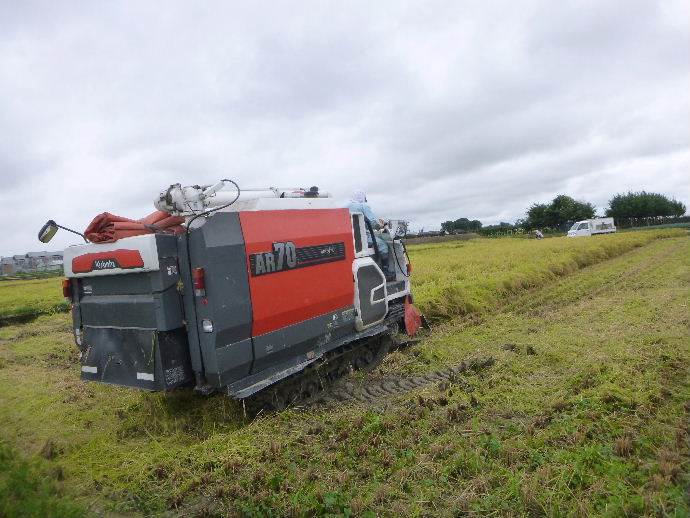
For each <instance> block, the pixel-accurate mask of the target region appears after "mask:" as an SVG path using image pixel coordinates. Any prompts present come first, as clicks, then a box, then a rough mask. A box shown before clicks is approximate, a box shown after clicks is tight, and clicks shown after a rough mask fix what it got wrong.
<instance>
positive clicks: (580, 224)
mask: <svg viewBox="0 0 690 518" xmlns="http://www.w3.org/2000/svg"><path fill="white" fill-rule="evenodd" d="M615 231H616V225H615V224H614V221H613V218H593V219H586V220H583V221H577V222H576V223H575V224H574V225H573V226H572V228H571V229H570V230H568V237H588V236H593V235H595V234H611V233H613V232H615Z"/></svg>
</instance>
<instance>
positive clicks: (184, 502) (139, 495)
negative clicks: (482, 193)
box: [0, 236, 690, 516]
mask: <svg viewBox="0 0 690 518" xmlns="http://www.w3.org/2000/svg"><path fill="white" fill-rule="evenodd" d="M614 237H615V240H614V241H613V243H614V244H611V245H608V244H605V243H604V241H603V240H602V241H600V242H596V243H594V240H591V241H592V244H587V243H582V244H579V243H577V242H576V243H573V244H571V243H572V241H571V242H562V243H561V244H562V245H563V246H564V247H565V248H564V254H565V255H566V256H567V257H563V256H560V257H559V255H558V253H557V251H556V250H555V249H552V248H551V247H552V246H555V245H551V244H550V243H551V242H557V239H551V240H548V241H545V243H549V245H548V246H547V247H544V248H535V247H541V246H542V243H541V242H535V241H517V240H502V241H490V242H488V243H486V244H485V243H482V242H477V241H473V242H470V243H467V244H463V245H461V246H460V247H458V246H457V245H456V244H453V245H445V246H443V245H442V246H440V247H439V250H437V251H436V253H434V254H431V255H429V254H430V252H429V250H430V249H433V248H437V247H436V245H434V246H432V247H419V248H418V249H412V250H411V255H412V259H413V261H414V263H415V282H417V281H419V284H421V285H420V286H419V288H420V289H421V290H422V291H421V292H418V293H417V298H418V301H419V302H420V304H421V305H422V307H425V308H427V311H429V310H433V311H435V313H434V316H435V317H436V318H437V319H440V318H441V317H442V316H445V317H446V318H448V317H451V316H462V315H466V314H475V315H478V316H481V319H478V320H481V321H480V322H479V323H476V322H475V323H474V324H470V323H468V320H467V319H451V320H449V321H446V322H445V323H444V324H443V325H441V326H438V327H437V330H436V332H435V333H434V334H433V335H432V336H431V337H429V338H428V339H427V340H425V341H424V342H422V343H420V344H418V345H415V346H412V347H409V348H407V349H405V350H402V351H397V352H395V353H393V354H392V355H391V356H389V357H388V358H387V359H386V360H385V362H384V364H383V365H382V366H381V368H380V369H379V370H378V372H376V373H374V377H375V378H376V377H379V378H382V379H384V378H391V377H396V376H400V375H401V374H402V375H410V374H414V373H425V372H430V371H433V370H436V369H441V368H443V367H444V366H448V365H453V364H457V363H458V362H461V361H463V360H465V359H467V358H468V357H476V356H487V355H490V356H492V357H493V358H495V359H496V364H495V365H493V366H492V367H491V368H489V369H485V370H481V371H480V372H477V373H472V374H468V375H466V376H462V377H458V378H455V379H453V380H450V381H442V382H439V383H429V384H427V385H425V386H423V387H421V388H412V389H411V390H410V391H409V392H407V393H403V394H401V395H399V396H398V397H392V398H390V399H389V400H387V401H385V402H384V404H381V403H380V402H379V403H378V404H377V405H376V406H372V405H371V404H369V403H367V402H357V401H353V402H350V403H348V404H343V405H341V406H328V407H319V406H314V407H310V408H309V409H307V410H299V409H295V410H288V411H286V412H283V413H281V414H278V415H270V416H265V417H262V418H260V419H257V420H253V421H250V420H248V419H246V418H244V417H243V415H242V411H241V407H240V406H239V405H237V404H236V403H234V402H232V401H229V400H227V399H226V398H223V397H211V398H201V397H199V396H196V395H193V394H189V393H185V392H177V393H172V394H168V395H163V394H145V393H144V394H143V393H140V392H134V391H131V390H127V389H121V388H116V387H108V386H100V385H87V384H84V383H82V382H81V381H79V379H78V374H79V373H78V361H77V358H76V355H75V353H74V346H73V344H72V338H71V334H70V332H69V323H68V316H67V315H64V314H62V315H53V316H44V317H40V318H39V319H38V320H37V321H35V322H33V323H30V324H24V325H16V326H9V327H5V328H1V329H0V422H2V423H3V426H2V428H1V429H0V439H1V440H2V441H4V442H5V443H6V445H5V446H4V447H3V450H2V451H0V468H5V469H4V471H5V472H6V473H7V474H6V475H4V476H3V475H0V501H4V502H6V503H5V505H6V508H5V509H4V510H5V512H6V514H9V513H8V512H7V510H8V509H9V510H10V511H12V509H13V507H12V505H13V502H14V503H15V504H17V503H18V505H24V504H25V502H26V501H27V498H28V497H30V501H31V502H35V503H36V504H35V505H36V506H40V505H44V504H45V505H49V507H52V508H55V509H61V512H60V514H61V515H62V514H64V515H70V513H74V512H75V511H74V509H75V508H76V507H75V506H79V507H81V508H88V509H90V510H91V511H93V512H100V511H103V510H104V509H108V510H114V511H117V512H137V513H147V514H157V513H162V512H166V513H170V514H177V513H179V514H185V515H189V514H192V515H193V514H199V515H213V514H214V513H219V514H225V513H229V514H248V515H256V516H266V515H271V514H273V515H274V516H282V515H286V514H308V515H313V514H317V515H322V514H331V515H338V514H340V515H348V514H354V515H358V516H364V515H367V514H369V515H372V516H373V515H374V514H376V513H377V514H379V515H382V516H387V515H413V516H414V515H424V514H427V515H428V514H433V515H441V516H444V515H448V516H450V515H454V514H456V513H458V512H460V513H463V512H464V513H470V514H486V513H494V514H499V515H515V514H517V515H542V514H547V515H557V514H574V515H578V514H579V515H583V516H585V515H597V514H598V515H610V516H615V515H624V514H628V515H631V514H649V515H655V514H676V515H679V516H684V515H687V514H688V512H690V510H689V508H688V501H687V495H686V493H685V488H686V487H688V476H687V471H688V470H687V464H688V422H689V415H688V412H690V382H689V380H690V377H689V372H688V365H690V335H689V332H688V326H689V322H688V318H689V317H688V302H689V294H690V291H689V287H690V272H689V268H688V263H687V257H688V255H689V254H690V240H689V239H688V238H687V237H684V238H673V239H662V240H655V238H652V237H650V236H643V238H635V239H634V240H633V241H626V240H623V239H619V236H614ZM620 237H623V236H620ZM624 237H627V236H624ZM563 241H565V240H563ZM574 241H578V240H574ZM579 241H580V242H582V241H588V240H579ZM644 242H646V243H647V246H644V247H641V246H642V244H644ZM490 244H493V246H494V247H495V248H492V247H491V246H489V245H490ZM513 247H514V249H513ZM639 247H641V248H639ZM446 248H447V249H446ZM634 248H637V249H635V250H633V249H634ZM615 250H617V251H618V252H617V253H620V254H622V255H620V256H619V257H616V258H613V259H610V260H607V261H606V260H605V259H606V258H607V257H611V256H612V255H615V254H614V252H613V251H615ZM625 250H630V253H623V252H624V251H625ZM425 254H426V255H425ZM484 256H486V257H488V259H487V264H486V266H485V267H480V263H481V258H482V257H484ZM500 256H504V258H505V259H506V261H505V264H508V265H510V266H508V267H507V268H503V269H502V270H501V268H500V263H501V261H500ZM575 256H576V257H575ZM463 257H465V258H466V259H467V261H463V260H462V258H463ZM578 257H579V259H577V258H578ZM434 258H436V259H434ZM549 258H550V259H549ZM434 260H437V265H436V267H435V268H432V267H431V264H432V262H433V261H434ZM597 260H599V261H603V262H601V263H600V264H596V265H594V266H591V267H588V268H584V269H582V270H581V271H576V270H577V269H578V268H581V267H583V266H585V265H586V264H592V263H594V262H596V261H597ZM573 262H574V263H575V264H577V267H573ZM460 265H466V266H462V267H461V266H460ZM549 265H556V266H549ZM558 265H561V266H562V267H563V268H565V270H563V272H562V273H561V270H560V268H561V266H558ZM569 265H570V266H569ZM427 267H428V268H431V270H425V268H427ZM463 268H464V269H463ZM511 268H512V270H511ZM544 268H545V269H546V271H548V272H550V273H548V274H545V273H544ZM569 268H572V269H569ZM420 270H421V271H420ZM432 270H433V273H434V275H433V276H430V275H429V272H430V271H432ZM511 271H512V274H511V273H510V272H511ZM539 271H541V272H542V273H541V274H539V275H537V274H536V273H535V272H539ZM554 271H555V272H556V273H554ZM567 273H570V275H566V274H567ZM491 275H494V276H496V277H498V278H499V279H500V280H498V281H493V280H487V278H486V277H485V276H491ZM532 275H534V277H531V276H532ZM525 276H527V277H529V278H531V279H532V280H531V281H529V282H518V281H516V280H515V279H520V278H523V279H524V278H525ZM442 278H446V279H447V280H448V282H449V284H452V285H453V287H452V289H451V292H456V291H458V290H461V289H462V288H461V287H462V286H467V287H468V288H467V289H468V290H470V291H472V296H471V297H469V298H468V300H472V301H475V302H474V304H475V305H473V306H468V307H469V309H470V311H465V310H462V311H456V312H453V311H449V310H448V308H449V307H450V306H448V307H447V306H443V307H442V306H438V305H434V303H433V299H432V298H431V295H432V294H433V293H434V290H437V289H440V290H441V291H443V290H444V289H446V288H447V287H444V286H441V285H440V284H439V283H440V280H441V279H442ZM511 279H513V280H511ZM513 282H517V283H518V284H515V286H518V285H520V286H522V288H520V289H515V288H511V289H507V288H506V285H508V286H511V285H513V284H512V283H513ZM539 283H543V284H544V285H545V287H543V288H541V289H538V288H539V286H540V285H541V284H539ZM437 294H438V293H437ZM456 296H457V295H456ZM444 308H445V309H444ZM441 309H443V310H442V311H441ZM472 312H474V313H472ZM352 383H354V384H358V383H359V384H363V383H366V381H365V378H364V377H361V376H355V377H353V379H352ZM8 448H10V449H8ZM27 474H28V475H27ZM3 477H4V478H3ZM22 477H24V478H22ZM18 480H19V481H21V480H32V481H36V482H35V483H34V485H31V484H30V485H29V486H27V489H26V490H25V491H24V496H22V495H21V494H19V495H18V491H19V490H18V489H17V488H18V487H19V486H20V485H21V484H18V483H17V481H18ZM27 495H28V497H27ZM61 495H66V496H65V497H61ZM7 502H9V504H8V503H7ZM46 502H48V504H46ZM0 505H2V504H0ZM17 508H18V507H15V508H14V509H17ZM36 508H37V509H39V510H40V509H43V508H39V507H36ZM2 511H3V508H2V507H0V514H2ZM37 514H40V513H37Z"/></svg>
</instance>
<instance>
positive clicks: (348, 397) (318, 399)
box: [297, 357, 495, 407]
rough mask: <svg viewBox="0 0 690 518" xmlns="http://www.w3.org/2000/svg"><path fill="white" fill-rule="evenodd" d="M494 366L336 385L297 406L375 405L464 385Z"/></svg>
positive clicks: (480, 362)
mask: <svg viewBox="0 0 690 518" xmlns="http://www.w3.org/2000/svg"><path fill="white" fill-rule="evenodd" d="M494 363H495V360H494V359H493V358H491V357H487V358H472V359H469V360H467V361H463V362H461V363H459V364H458V365H455V366H453V367H448V368H445V369H441V370H437V371H433V372H427V373H422V374H415V375H411V376H405V377H393V376H387V377H385V378H383V379H378V380H375V381H371V382H366V383H365V384H364V385H361V386H360V385H357V384H355V383H353V382H352V381H349V380H340V381H338V382H336V383H334V384H333V386H331V387H330V388H329V389H328V390H325V391H324V392H321V393H319V394H317V395H315V396H314V397H311V398H308V399H306V400H304V401H301V402H300V404H299V405H297V406H300V407H307V406H311V405H317V404H338V403H343V402H347V401H357V402H360V403H375V402H377V401H379V400H381V399H387V398H392V397H397V396H400V395H403V394H405V393H407V392H409V391H411V390H414V389H417V388H421V387H423V386H425V385H428V384H430V383H438V382H444V381H445V382H450V383H455V382H459V381H461V378H460V375H462V374H467V373H470V372H478V371H480V370H483V369H486V368H488V367H490V366H492V365H493V364H494Z"/></svg>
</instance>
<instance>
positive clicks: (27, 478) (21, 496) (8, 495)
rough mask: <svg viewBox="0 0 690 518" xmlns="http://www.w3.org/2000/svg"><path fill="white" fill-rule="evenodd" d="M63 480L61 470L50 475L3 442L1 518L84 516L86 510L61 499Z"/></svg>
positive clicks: (1, 457) (1, 444)
mask: <svg viewBox="0 0 690 518" xmlns="http://www.w3.org/2000/svg"><path fill="white" fill-rule="evenodd" d="M61 478H62V473H61V472H60V470H59V468H58V469H53V470H52V471H51V472H48V471H47V470H46V469H45V468H44V467H42V466H41V465H40V464H39V462H38V461H34V462H29V461H27V460H25V459H22V458H21V457H20V456H19V455H18V454H17V453H16V452H15V451H13V450H12V449H11V448H10V447H9V446H7V445H6V444H3V443H2V442H1V441H0V516H3V517H7V518H14V517H36V518H44V517H53V516H54V517H75V518H77V517H81V516H84V513H85V509H84V508H82V507H81V506H79V505H77V504H75V503H74V502H72V501H70V500H69V499H68V498H63V497H61V496H60V495H59V492H60V488H59V487H58V485H59V480H61Z"/></svg>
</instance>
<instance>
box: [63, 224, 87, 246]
mask: <svg viewBox="0 0 690 518" xmlns="http://www.w3.org/2000/svg"><path fill="white" fill-rule="evenodd" d="M55 226H56V227H57V228H61V229H62V230H66V231H67V232H72V234H77V235H78V236H81V237H82V239H83V240H84V242H86V243H88V242H89V240H88V239H86V236H85V235H84V234H82V233H81V232H77V231H76V230H72V229H71V228H67V227H63V226H62V225H58V224H57V223H55Z"/></svg>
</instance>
